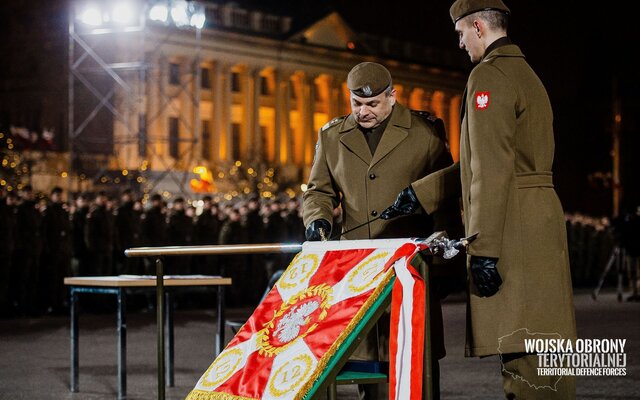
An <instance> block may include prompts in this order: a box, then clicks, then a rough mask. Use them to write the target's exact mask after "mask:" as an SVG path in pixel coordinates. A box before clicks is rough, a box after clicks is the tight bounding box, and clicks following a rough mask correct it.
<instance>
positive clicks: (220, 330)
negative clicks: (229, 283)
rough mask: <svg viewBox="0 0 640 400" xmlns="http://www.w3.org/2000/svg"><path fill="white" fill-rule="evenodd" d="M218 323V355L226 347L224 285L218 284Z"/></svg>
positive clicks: (216, 351) (216, 353) (216, 349)
mask: <svg viewBox="0 0 640 400" xmlns="http://www.w3.org/2000/svg"><path fill="white" fill-rule="evenodd" d="M217 290H218V323H217V328H216V348H215V355H216V357H217V356H218V355H219V354H220V353H221V352H222V348H223V347H224V328H225V326H224V286H222V285H218V286H217Z"/></svg>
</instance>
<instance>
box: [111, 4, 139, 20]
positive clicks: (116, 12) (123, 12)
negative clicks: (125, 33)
mask: <svg viewBox="0 0 640 400" xmlns="http://www.w3.org/2000/svg"><path fill="white" fill-rule="evenodd" d="M134 18H135V16H134V10H133V7H132V6H131V4H130V3H127V2H119V3H116V4H115V5H114V6H113V9H112V11H111V19H112V20H113V22H115V23H117V24H121V25H126V24H130V23H132V22H133V20H134Z"/></svg>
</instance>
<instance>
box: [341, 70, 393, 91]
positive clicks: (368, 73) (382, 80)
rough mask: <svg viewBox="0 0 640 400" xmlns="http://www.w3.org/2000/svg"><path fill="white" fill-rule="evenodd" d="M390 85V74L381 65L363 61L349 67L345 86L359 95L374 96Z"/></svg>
mask: <svg viewBox="0 0 640 400" xmlns="http://www.w3.org/2000/svg"><path fill="white" fill-rule="evenodd" d="M390 86H391V74H390V73H389V70H388V69H386V68H385V67H384V66H383V65H380V64H378V63H374V62H363V63H360V64H358V65H356V66H355V67H353V68H352V69H351V71H349V75H348V76H347V87H348V88H349V90H350V91H351V92H352V93H353V94H355V95H356V96H360V97H374V96H377V95H379V94H380V93H382V92H384V91H385V90H386V89H388V88H389V87H390Z"/></svg>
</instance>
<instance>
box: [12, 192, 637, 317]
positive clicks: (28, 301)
mask: <svg viewBox="0 0 640 400" xmlns="http://www.w3.org/2000/svg"><path fill="white" fill-rule="evenodd" d="M64 197H65V196H64V193H63V192H62V190H61V189H59V188H57V189H54V190H53V191H52V192H51V193H50V194H49V196H47V197H40V196H36V193H35V192H34V191H33V190H32V188H31V187H29V186H25V187H24V188H23V189H22V190H21V191H19V192H18V193H16V192H6V193H0V316H1V317H3V318H6V317H16V316H28V315H41V314H44V313H48V312H55V313H60V312H64V311H65V308H66V304H67V295H68V293H67V290H66V288H65V287H64V286H63V284H62V281H63V278H64V277H65V276H98V275H119V274H136V275H139V274H153V273H154V272H155V270H154V266H153V264H152V263H151V261H150V260H147V259H144V260H143V259H139V258H126V257H125V256H124V250H125V249H127V248H130V247H136V246H166V245H208V244H233V243H264V242H291V243H294V242H295V243H300V242H302V241H303V240H304V226H303V224H302V220H301V219H300V203H299V201H298V199H297V198H293V199H290V200H285V201H264V200H259V199H258V198H257V197H249V198H247V199H243V200H235V201H231V202H226V203H224V204H218V203H215V202H214V201H213V200H212V199H211V197H209V196H205V197H203V198H202V206H201V207H198V208H195V207H194V206H192V205H190V204H188V203H186V202H185V201H184V200H181V199H179V198H177V199H175V201H173V202H172V203H171V204H170V205H167V202H166V201H165V200H164V199H163V198H162V197H161V196H160V195H154V196H151V198H150V200H149V201H148V202H147V203H146V204H145V205H143V204H142V202H141V201H140V200H138V199H135V197H134V195H133V194H132V193H131V192H130V191H128V190H125V191H124V192H123V193H122V194H121V196H120V198H119V199H117V198H110V197H109V196H107V195H106V194H105V193H97V194H80V195H77V196H76V197H75V200H74V201H72V202H68V203H65V202H63V201H62V199H63V198H64ZM566 221H567V237H568V240H569V251H570V260H571V275H572V281H573V284H574V286H576V287H585V288H587V287H595V286H596V284H597V282H598V278H599V277H600V275H601V274H602V272H603V269H604V267H605V265H606V263H607V260H608V259H609V257H610V256H611V254H612V252H613V251H614V249H615V247H616V246H619V247H621V248H622V249H624V250H625V251H626V253H625V254H626V257H628V260H627V262H628V263H629V264H628V266H629V268H628V269H627V271H625V272H627V273H628V276H626V277H625V281H626V282H627V283H628V286H629V288H630V289H631V293H632V295H631V296H630V297H629V300H636V299H637V294H636V293H637V290H638V285H639V284H640V281H639V280H638V269H639V268H640V210H631V211H628V212H625V213H624V214H623V215H622V216H620V217H619V218H616V219H614V220H613V222H611V221H609V219H608V218H592V217H588V216H584V215H580V214H567V215H566ZM340 224H341V216H340V212H339V209H336V213H335V214H334V219H333V228H334V231H339V230H340ZM290 259H291V256H290V255H276V254H267V255H250V256H226V257H218V256H201V257H193V258H191V259H190V260H188V261H187V260H186V259H185V260H180V261H178V262H175V263H173V264H171V263H170V264H169V265H167V270H166V273H167V274H179V273H189V274H221V275H225V276H230V277H232V278H234V279H235V280H234V282H235V283H234V285H233V286H232V287H230V288H229V290H228V291H227V294H228V296H227V302H228V304H229V305H230V306H242V305H250V304H255V303H257V301H258V300H259V299H260V297H261V295H262V294H263V292H264V289H265V287H266V285H267V280H268V277H269V276H271V275H272V274H273V273H274V272H275V271H276V270H278V269H281V268H283V267H285V266H286V265H287V264H288V262H289V261H290ZM176 260H177V259H176ZM607 278H608V281H607V284H608V285H615V279H616V276H615V274H614V273H611V274H609V275H608V276H607ZM247 294H249V295H248V296H247ZM252 294H253V295H252ZM634 295H635V298H634V297H633V296H634ZM149 301H150V302H152V299H150V300H149Z"/></svg>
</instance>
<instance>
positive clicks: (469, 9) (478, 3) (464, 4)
mask: <svg viewBox="0 0 640 400" xmlns="http://www.w3.org/2000/svg"><path fill="white" fill-rule="evenodd" d="M488 10H495V11H502V12H503V13H505V14H509V13H510V12H511V10H509V7H507V6H506V5H504V3H503V2H502V0H456V2H455V3H453V5H452V6H451V8H450V9H449V14H451V19H452V20H453V23H454V24H455V23H456V22H458V20H459V19H460V18H463V17H466V16H467V15H469V14H473V13H474V12H478V11H488Z"/></svg>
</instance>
